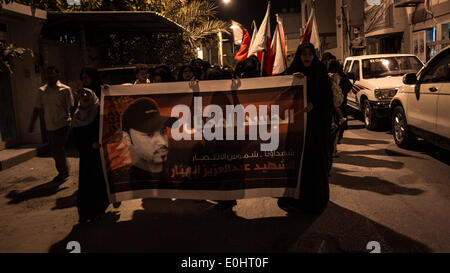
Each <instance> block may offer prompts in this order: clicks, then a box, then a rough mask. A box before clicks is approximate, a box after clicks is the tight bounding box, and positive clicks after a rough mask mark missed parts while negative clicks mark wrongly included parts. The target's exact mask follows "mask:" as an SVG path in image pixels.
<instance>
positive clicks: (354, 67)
mask: <svg viewBox="0 0 450 273" xmlns="http://www.w3.org/2000/svg"><path fill="white" fill-rule="evenodd" d="M350 72H352V73H353V74H355V77H356V79H358V80H359V61H354V62H353V65H352V70H351V71H350Z"/></svg>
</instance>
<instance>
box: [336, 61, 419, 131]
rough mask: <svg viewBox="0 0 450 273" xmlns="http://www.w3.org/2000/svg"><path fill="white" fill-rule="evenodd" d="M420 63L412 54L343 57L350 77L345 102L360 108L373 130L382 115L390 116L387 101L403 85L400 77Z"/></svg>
mask: <svg viewBox="0 0 450 273" xmlns="http://www.w3.org/2000/svg"><path fill="white" fill-rule="evenodd" d="M422 66H423V63H422V62H421V61H420V60H419V59H418V58H417V57H416V56H414V55H412V54H379V55H365V56H353V57H348V58H346V59H345V62H344V72H345V73H347V74H348V75H349V77H350V79H352V80H353V82H354V84H353V89H352V91H351V92H349V93H348V98H347V105H348V106H350V107H352V108H354V109H356V110H358V111H361V112H362V113H363V115H364V124H365V126H366V128H367V129H369V130H373V129H376V128H377V126H378V121H379V119H381V118H387V117H389V103H390V102H391V99H392V98H393V97H394V96H395V94H396V93H397V91H398V88H399V87H400V86H402V84H403V83H402V77H403V75H404V74H407V73H416V72H417V71H419V70H420V69H421V68H422Z"/></svg>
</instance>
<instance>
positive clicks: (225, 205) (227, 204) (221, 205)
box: [215, 200, 237, 210]
mask: <svg viewBox="0 0 450 273" xmlns="http://www.w3.org/2000/svg"><path fill="white" fill-rule="evenodd" d="M235 205H237V202H236V200H227V201H218V202H217V205H216V206H215V208H216V209H218V210H226V209H231V208H233V207H234V206H235Z"/></svg>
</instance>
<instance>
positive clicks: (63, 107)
mask: <svg viewBox="0 0 450 273" xmlns="http://www.w3.org/2000/svg"><path fill="white" fill-rule="evenodd" d="M59 76H60V75H59V70H58V69H57V68H56V67H55V66H49V67H48V68H47V84H45V85H44V86H41V87H40V88H39V91H38V94H37V98H36V106H35V108H34V111H33V116H32V118H31V122H30V126H29V132H33V130H34V123H35V122H36V119H37V118H38V116H39V114H40V113H42V114H43V115H44V121H45V127H46V130H47V136H48V141H49V144H50V150H51V153H52V157H53V159H54V160H55V165H56V169H57V170H58V176H56V177H55V179H54V181H59V182H61V181H64V180H66V179H67V178H68V177H69V165H68V162H67V159H66V153H65V150H64V146H65V143H66V141H67V137H68V135H69V133H70V123H71V120H72V119H71V115H70V113H71V109H72V107H73V96H72V91H71V89H70V87H69V86H67V85H64V84H62V83H61V82H60V81H59Z"/></svg>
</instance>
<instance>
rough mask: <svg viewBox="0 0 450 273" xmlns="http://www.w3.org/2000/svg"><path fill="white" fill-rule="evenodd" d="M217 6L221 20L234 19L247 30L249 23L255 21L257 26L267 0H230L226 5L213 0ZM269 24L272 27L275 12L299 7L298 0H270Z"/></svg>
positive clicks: (220, 1)
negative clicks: (270, 15)
mask: <svg viewBox="0 0 450 273" xmlns="http://www.w3.org/2000/svg"><path fill="white" fill-rule="evenodd" d="M215 1H216V4H217V5H218V6H219V17H221V19H223V20H231V19H233V20H235V21H237V22H239V23H241V24H243V25H244V26H245V27H246V28H247V29H248V30H250V29H251V23H252V21H253V20H255V21H256V25H257V26H258V27H259V25H260V24H261V22H262V20H263V19H264V15H265V13H266V9H267V2H268V1H267V0H231V2H230V3H229V4H227V5H225V4H224V3H223V0H215ZM271 5H272V10H271V14H272V17H271V25H272V28H274V24H275V13H279V12H281V11H282V10H283V9H284V8H286V9H290V8H295V9H300V0H272V1H271Z"/></svg>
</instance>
